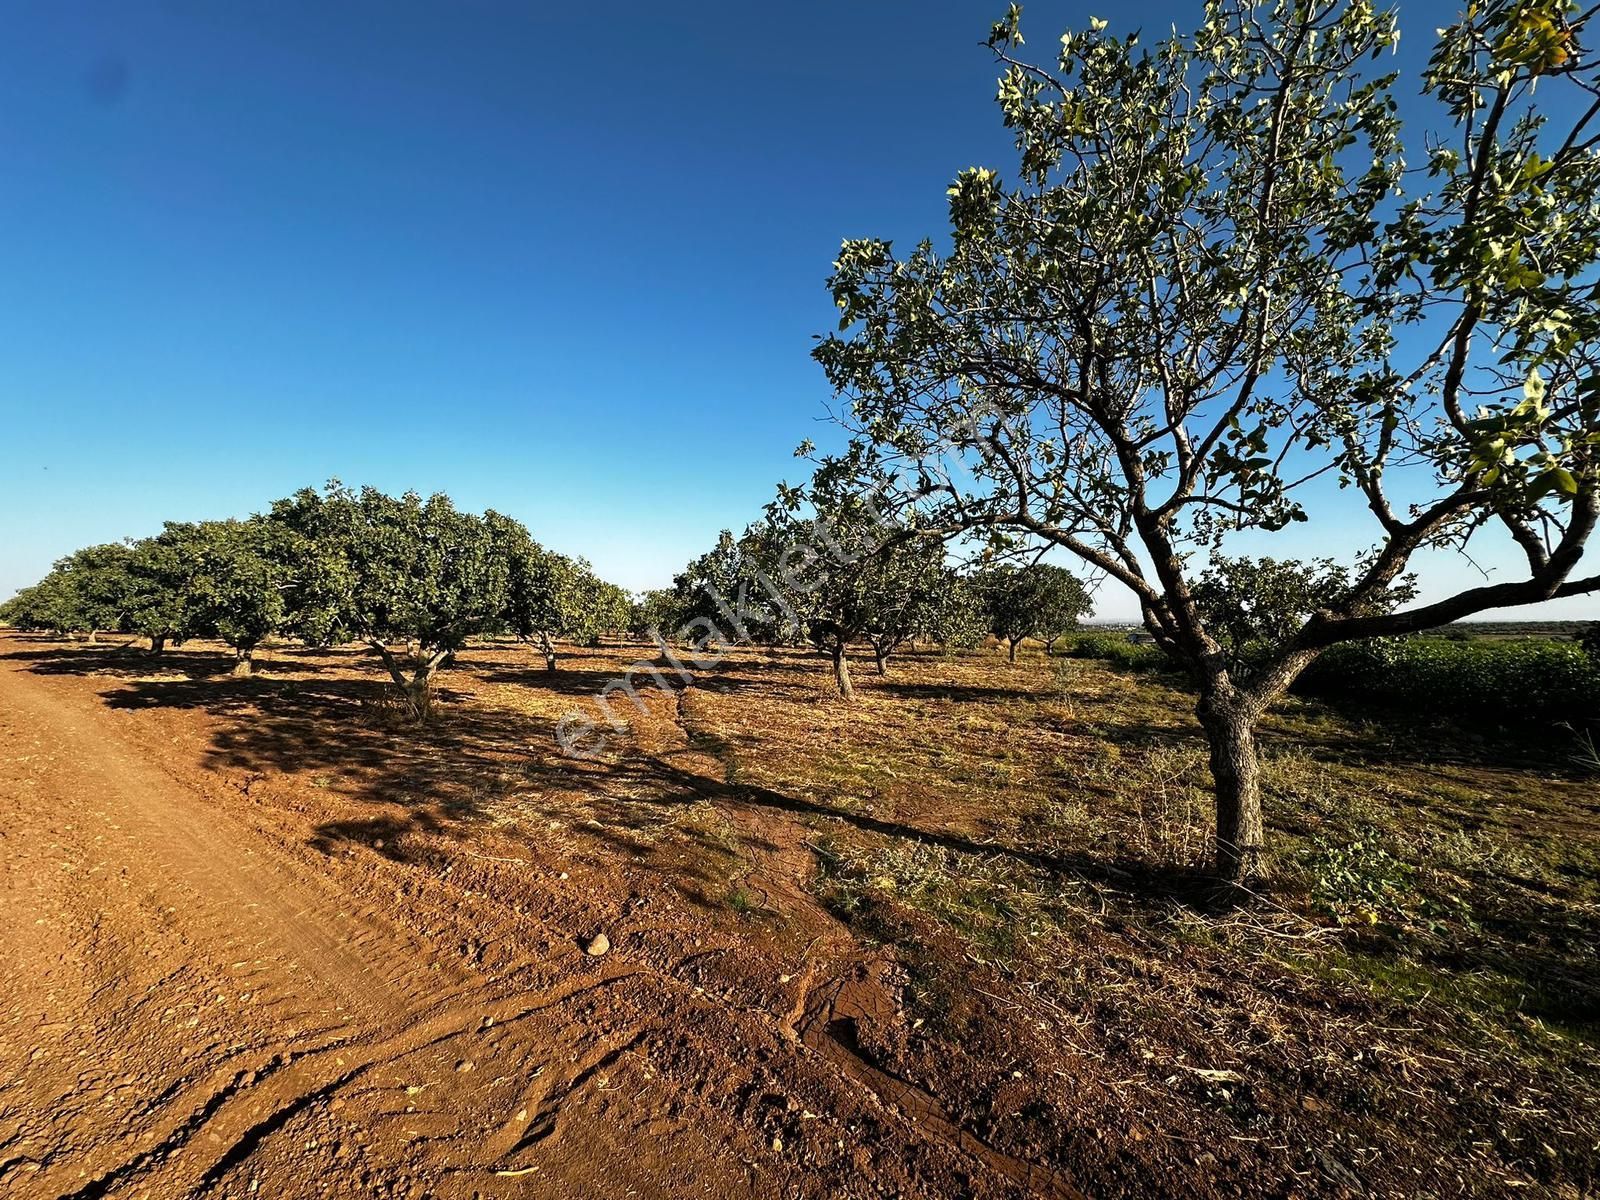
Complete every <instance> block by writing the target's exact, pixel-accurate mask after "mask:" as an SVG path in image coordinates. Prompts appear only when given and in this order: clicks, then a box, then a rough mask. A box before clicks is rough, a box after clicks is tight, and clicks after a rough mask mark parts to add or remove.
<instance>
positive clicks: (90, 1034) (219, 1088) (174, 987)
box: [0, 670, 637, 1200]
mask: <svg viewBox="0 0 1600 1200" xmlns="http://www.w3.org/2000/svg"><path fill="white" fill-rule="evenodd" d="M97 718H98V719H97ZM106 724H107V723H106V721H105V720H104V717H103V715H102V714H100V713H98V712H96V711H95V710H93V709H91V710H89V711H88V712H84V711H82V706H81V705H80V704H78V703H75V702H74V701H73V700H72V699H71V698H62V697H60V696H56V695H53V694H51V693H50V691H49V689H48V685H41V684H40V683H39V682H37V681H34V680H32V679H29V678H27V677H25V676H23V675H22V674H21V673H20V672H17V671H15V670H0V735H3V749H0V817H3V820H0V828H3V829H4V833H3V835H0V836H3V837H4V839H5V846H4V849H5V850H6V851H7V861H6V869H5V874H4V877H3V878H4V889H3V899H4V905H5V909H6V910H7V911H6V912H5V913H4V915H5V917H6V918H7V919H8V920H9V921H10V923H11V925H12V926H13V927H16V928H20V929H22V930H25V931H27V932H28V933H30V934H32V935H33V936H26V937H21V938H18V939H14V940H10V939H8V942H7V945H6V948H5V959H6V960H7V962H6V965H7V966H8V967H9V968H10V969H9V970H8V971H7V972H6V977H7V978H6V981H5V983H4V984H0V999H3V1000H5V1001H6V1007H7V1008H8V1009H9V1011H10V1012H11V1014H12V1019H11V1020H10V1021H9V1022H8V1023H7V1025H6V1026H5V1027H4V1033H3V1036H0V1067H14V1069H13V1070H11V1071H8V1072H7V1074H9V1075H10V1077H11V1080H12V1082H11V1083H10V1084H9V1085H6V1086H4V1087H0V1195H7V1196H9V1195H18V1196H29V1197H33V1196H39V1197H60V1198H62V1200H67V1198H71V1200H91V1198H93V1197H100V1196H107V1195H112V1194H119V1193H122V1192H125V1191H126V1192H131V1193H134V1194H140V1195H151V1196H187V1195H193V1194H197V1193H200V1192H203V1191H205V1190H206V1189H207V1188H209V1187H212V1186H214V1185H216V1184H217V1183H218V1182H219V1181H220V1180H222V1179H224V1178H225V1177H227V1175H228V1173H229V1172H230V1171H231V1170H233V1169H235V1168H237V1167H239V1166H240V1165H241V1164H242V1163H244V1162H245V1160H247V1159H249V1158H250V1156H251V1155H252V1153H253V1152H254V1151H255V1150H256V1149H257V1147H258V1146H259V1145H260V1144H261V1143H262V1142H263V1140H264V1139H266V1138H268V1137H270V1136H271V1135H272V1134H274V1133H275V1132H277V1131H278V1130H280V1129H282V1128H283V1127H284V1126H285V1125H286V1123H288V1122H289V1121H290V1120H292V1119H293V1118H295V1117H296V1116H297V1115H298V1114H300V1113H301V1112H302V1111H304V1110H305V1109H306V1108H307V1107H308V1106H311V1105H313V1104H317V1103H319V1102H321V1101H324V1100H326V1099H328V1098H329V1097H331V1096H332V1095H333V1094H334V1093H336V1092H339V1091H340V1090H341V1089H344V1088H346V1087H347V1086H348V1085H350V1084H352V1083H354V1082H356V1081H357V1080H360V1079H362V1078H363V1077H365V1076H370V1075H372V1074H373V1073H374V1072H375V1071H376V1069H378V1068H380V1067H385V1066H391V1065H393V1064H396V1063H398V1062H400V1061H402V1060H405V1059H407V1058H409V1057H414V1056H417V1055H419V1054H423V1053H425V1052H428V1051H430V1050H431V1051H435V1052H436V1053H437V1052H439V1051H440V1050H441V1048H443V1047H444V1046H445V1045H446V1044H447V1043H449V1042H451V1041H452V1040H453V1039H456V1038H459V1037H461V1036H463V1035H466V1034H468V1033H471V1032H473V1031H481V1030H483V1029H485V1028H488V1027H490V1026H496V1027H498V1028H499V1029H500V1030H501V1031H505V1030H507V1029H508V1028H514V1027H515V1026H516V1025H517V1023H518V1022H521V1021H523V1020H525V1019H526V1018H529V1017H531V1016H533V1015H534V1014H537V1013H540V1012H543V1011H544V1010H547V1009H551V1008H555V1007H558V1006H560V1005H562V1004H565V1003H567V1002H568V1001H571V1000H574V999H575V998H577V997H580V996H583V995H585V994H586V993H589V992H592V991H594V990H596V989H599V988H604V987H607V986H609V985H612V984H616V983H619V982H621V981H623V980H625V979H628V978H631V977H632V976H633V975H634V974H636V973H637V972H636V971H634V970H632V969H629V968H627V967H625V966H624V965H622V964H620V963H616V964H612V965H611V966H610V967H609V968H607V969H603V970H601V971H600V972H599V973H598V974H593V975H590V974H582V975H579V976H577V977H575V978H573V979H571V980H569V981H566V982H564V983H562V984H559V985H557V986H555V987H552V988H550V989H547V990H545V991H543V992H541V993H537V994H526V993H525V994H520V995H512V996H502V997H495V996H493V995H491V994H490V993H489V992H488V991H487V990H486V984H485V982H484V981H483V980H482V979H480V978H478V977H476V976H474V975H472V974H470V973H469V972H468V971H466V970H465V969H463V968H462V967H460V966H459V965H458V964H456V963H454V962H452V961H449V960H448V959H437V958H434V956H433V955H432V953H431V952H430V951H429V949H428V948H427V947H426V946H424V945H423V944H421V943H419V942H417V941H416V940H415V939H414V938H412V937H410V936H408V935H407V934H406V933H405V932H404V931H403V930H401V929H399V928H397V927H396V926H395V925H394V924H393V923H392V922H390V921H387V920H385V919H384V918H383V917H382V916H380V915H379V914H377V913H375V912H373V911H371V910H370V909H368V908H363V907H360V906H359V905H352V900H351V897H350V896H348V895H345V894H341V893H339V892H338V891H336V890H335V888H334V886H333V884H332V883H331V881H328V880H324V879H321V878H317V877H315V876H314V875H310V874H308V873H307V872H305V871H304V870H302V869H299V868H298V867H297V865H296V864H295V863H294V862H293V860H291V859H289V858H287V857H286V856H284V855H283V854H282V853H281V852H279V851H277V850H276V849H275V848H274V847H272V846H271V845H270V844H269V843H268V842H267V841H266V839H265V838H263V837H262V836H260V835H258V834H256V833H255V832H254V831H252V830H250V829H249V828H247V827H245V826H243V825H242V824H241V823H240V822H238V821H237V820H235V819H234V818H233V817H231V816H230V815H229V814H227V813H225V812H221V811H218V810H217V809H216V808H215V807H214V806H210V805H207V804H206V803H205V801H204V800H203V799H202V798H201V797H199V796H197V795H196V794H194V793H192V792H189V791H187V789H185V788H183V787H182V786H181V785H180V784H178V783H177V782H176V781H175V780H174V779H173V778H172V777H171V776H169V775H168V774H166V773H165V772H164V771H163V770H161V769H160V768H159V767H156V766H154V765H153V764H151V763H149V762H148V761H143V760H142V759H141V757H140V755H139V754H138V752H137V751H134V750H132V749H131V748H130V747H127V746H123V745H119V744H118V740H117V737H116V735H115V733H114V732H109V735H108V730H107V728H106ZM69 815H70V816H71V817H72V818H73V819H70V820H68V819H66V817H67V816H69ZM30 835H31V836H30ZM52 868H54V869H52ZM34 914H38V915H34ZM30 918H31V919H30ZM145 959H152V960H156V961H158V962H160V963H161V964H163V969H162V970H160V971H159V972H157V973H156V974H154V975H153V976H150V977H149V978H148V981H147V982H145V986H144V988H143V989H142V992H140V989H139V986H138V985H139V983H140V982H141V978H140V971H139V969H138V968H139V965H140V964H141V962H142V961H143V960H145ZM167 966H170V967H171V969H170V970H167V969H164V968H165V967H167ZM30 982H31V983H32V984H33V986H32V987H30V986H29V984H30ZM241 985H242V986H243V988H244V989H245V991H244V992H243V993H242V994H243V995H244V996H246V997H247V998H248V999H249V1000H250V1001H252V1003H251V1004H250V1006H249V1008H248V1010H247V1013H248V1018H249V1021H248V1023H249V1024H250V1025H253V1026H256V1027H257V1030H258V1031H257V1032H256V1033H255V1035H254V1036H251V1035H250V1034H248V1033H247V1034H246V1035H245V1036H243V1037H241V1036H239V1031H238V1030H237V1029H234V1030H230V1031H228V1032H227V1033H226V1034H225V1035H224V1036H223V1037H222V1038H220V1039H213V1040H212V1041H210V1042H209V1043H208V1044H206V1045H204V1046H193V1045H190V1044H188V1043H187V1042H186V1040H185V1036H184V1034H183V1033H181V1032H177V1034H176V1036H174V1034H175V1032H176V1031H175V1029H174V1024H175V1021H174V1020H172V1019H169V1018H172V1017H173V1015H174V1014H181V1013H182V1012H183V1011H190V1010H192V1011H195V1012H196V1013H197V1014H198V1013H199V1012H200V1011H202V1010H203V1009H205V1008H206V1007H207V1004H208V1000H209V998H210V997H213V996H214V997H215V998H216V1000H217V1001H218V1002H220V1001H222V1000H223V998H224V997H225V996H226V995H227V993H228V992H229V991H230V990H233V989H238V988H239V987H241ZM136 992H139V994H133V993H136ZM28 1014H34V1015H35V1016H36V1017H37V1015H38V1014H44V1016H45V1019H42V1020H40V1019H35V1020H34V1022H33V1024H32V1026H31V1028H30V1027H29V1026H28V1025H27V1020H28ZM53 1017H60V1018H65V1019H50V1018H53ZM176 1024H177V1030H184V1029H187V1028H194V1027H196V1026H198V1025H199V1024H200V1017H199V1016H198V1015H197V1016H196V1017H194V1018H192V1019H191V1020H190V1021H188V1022H177V1023H176ZM261 1026H265V1027H266V1028H265V1029H261V1028H260V1027H261ZM56 1028H60V1029H62V1030H68V1031H70V1030H73V1029H75V1030H76V1031H77V1035H76V1036H75V1037H73V1038H71V1039H70V1040H69V1041H68V1042H67V1043H65V1044H63V1045H62V1046H61V1047H60V1050H59V1052H53V1051H52V1050H51V1049H49V1048H47V1044H46V1040H45V1039H44V1038H43V1037H42V1035H43V1034H44V1033H45V1031H47V1030H50V1029H56ZM199 1040H201V1041H205V1039H204V1038H201V1039H199ZM635 1041H637V1038H635ZM30 1047H31V1050H30ZM526 1049H527V1051H528V1054H529V1056H528V1064H529V1065H530V1066H533V1067H534V1068H535V1070H537V1069H538V1059H537V1057H536V1054H537V1052H538V1050H539V1049H540V1047H538V1046H529V1047H527V1048H526ZM546 1049H548V1047H547V1048H546ZM445 1057H446V1058H449V1057H453V1056H448V1055H447V1056H445ZM41 1060H42V1061H43V1063H44V1065H45V1067H46V1068H48V1067H49V1066H50V1065H51V1063H52V1062H53V1061H56V1060H67V1061H66V1062H65V1063H64V1064H63V1069H62V1070H60V1071H57V1072H56V1073H55V1074H54V1076H52V1074H51V1072H50V1071H49V1070H46V1069H30V1068H36V1067H37V1065H38V1064H39V1063H40V1062H41ZM444 1071H445V1072H446V1073H447V1072H448V1068H444ZM584 1082H585V1078H584V1077H583V1076H581V1075H580V1076H577V1077H575V1078H573V1079H572V1080H570V1081H569V1082H568V1083H567V1085H566V1087H565V1091H568V1092H570V1091H572V1090H574V1089H576V1088H579V1087H581V1086H582V1085H583V1083H584ZM19 1085H20V1086H19ZM379 1090H380V1091H382V1090H383V1089H381V1088H380V1089H379ZM389 1090H393V1089H389ZM457 1090H459V1089H457ZM19 1093H20V1094H19ZM135 1096H143V1097H144V1104H143V1107H142V1108H140V1107H137V1106H136V1105H135V1104H131V1103H128V1101H130V1100H132V1099H133V1098H134V1097H135ZM464 1107H465V1106H464ZM550 1107H551V1109H552V1112H551V1113H547V1114H545V1116H546V1118H547V1120H549V1121H553V1109H554V1108H555V1107H557V1105H556V1104H552V1105H551V1106H550ZM110 1114H115V1116H116V1117H120V1121H114V1122H108V1115H110ZM112 1123H115V1124H117V1125H119V1127H118V1128H115V1129H113V1128H111V1127H110V1124H112ZM600 1141H601V1142H603V1141H604V1139H603V1138H602V1139H600ZM490 1168H492V1161H491V1163H489V1164H483V1165H482V1169H486V1170H487V1169H490ZM285 1194H288V1193H285Z"/></svg>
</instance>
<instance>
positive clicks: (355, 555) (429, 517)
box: [270, 483, 526, 721]
mask: <svg viewBox="0 0 1600 1200" xmlns="http://www.w3.org/2000/svg"><path fill="white" fill-rule="evenodd" d="M270 519H271V520H272V521H273V522H276V523H278V524H280V525H282V526H284V527H285V528H286V529H287V530H289V531H291V533H292V535H294V536H296V537H298V538H299V539H300V542H299V544H300V545H301V547H302V548H303V549H302V553H301V554H300V556H299V558H298V560H297V562H296V569H295V571H294V576H293V579H292V581H291V585H290V588H289V596H290V600H289V603H290V612H291V626H292V627H293V629H294V630H295V632H297V633H299V634H300V636H302V637H303V638H305V639H306V640H307V641H308V642H311V643H312V644H326V643H329V642H334V641H341V640H350V639H354V640H359V641H362V642H365V643H366V644H367V645H368V646H369V647H371V649H372V650H373V651H374V652H375V653H376V654H377V655H378V656H379V657H380V658H381V659H382V660H383V664H384V667H385V668H386V669H387V670H388V672H389V676H390V678H391V679H393V680H394V684H395V687H396V688H397V689H398V690H399V692H400V694H401V695H402V696H403V697H404V699H405V703H406V705H407V707H408V708H409V709H410V711H411V713H412V715H413V716H415V717H416V718H417V720H418V721H426V720H427V719H428V716H429V714H430V713H431V711H432V705H433V687H434V680H435V677H436V676H437V674H438V672H439V670H440V669H441V668H442V667H443V666H445V664H446V663H448V662H449V660H450V659H451V657H452V656H453V655H454V653H455V652H456V651H457V650H459V649H460V648H461V647H462V646H463V645H464V644H465V643H466V640H467V639H468V638H469V637H472V636H474V635H476V634H481V633H489V632H495V631H497V630H500V629H503V628H504V627H505V624H506V608H507V603H506V597H507V583H508V578H509V573H510V556H509V555H508V554H507V553H505V538H506V536H507V535H508V530H511V529H512V527H515V529H517V530H520V529H521V527H520V526H518V525H516V523H515V522H509V519H508V518H506V519H502V518H497V517H496V515H495V514H492V513H491V514H489V515H488V516H486V517H478V516H475V515H473V514H471V513H464V512H460V511H458V510H457V509H456V507H455V506H454V505H453V504H451V502H450V498H449V497H448V496H444V495H434V496H431V497H429V498H428V499H426V500H424V499H422V497H420V496H418V495H417V494H416V493H414V492H407V493H406V494H405V495H404V496H400V497H398V498H397V497H393V496H387V495H384V494H383V493H382V492H380V491H377V490H376V489H374V488H370V487H369V488H362V489H361V490H360V491H359V492H356V491H352V490H351V489H349V488H345V487H343V486H341V485H339V484H338V483H332V484H330V485H329V486H328V487H327V489H326V490H325V491H323V492H320V493H319V492H316V491H314V490H312V489H310V488H306V489H303V490H302V491H299V492H297V493H295V495H294V496H292V497H290V498H289V499H287V500H281V501H279V502H278V503H276V504H274V505H273V507H272V512H271V517H270ZM522 535H523V536H526V531H522Z"/></svg>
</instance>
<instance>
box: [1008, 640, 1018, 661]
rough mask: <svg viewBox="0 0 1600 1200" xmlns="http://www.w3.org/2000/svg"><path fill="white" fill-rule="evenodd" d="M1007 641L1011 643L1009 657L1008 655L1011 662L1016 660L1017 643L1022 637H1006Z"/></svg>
mask: <svg viewBox="0 0 1600 1200" xmlns="http://www.w3.org/2000/svg"><path fill="white" fill-rule="evenodd" d="M1007 641H1009V642H1010V643H1011V653H1010V655H1009V657H1010V659H1011V661H1012V662H1016V661H1017V644H1018V643H1019V642H1021V641H1022V639H1021V638H1008V639H1007Z"/></svg>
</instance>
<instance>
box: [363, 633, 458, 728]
mask: <svg viewBox="0 0 1600 1200" xmlns="http://www.w3.org/2000/svg"><path fill="white" fill-rule="evenodd" d="M368 645H370V646H371V647H372V648H373V649H374V650H376V651H377V652H378V654H379V655H380V656H381V657H382V658H383V665H384V666H385V667H387V668H388V670H389V678H390V679H392V680H394V685H395V687H397V688H399V689H400V694H401V695H402V696H403V697H405V701H406V707H407V708H408V709H410V711H411V715H412V716H413V717H415V718H416V721H417V724H419V725H426V724H427V723H428V718H429V717H430V716H432V715H433V677H434V675H435V674H437V673H438V670H439V668H440V667H441V666H443V665H444V664H445V663H446V662H448V661H449V660H450V659H451V657H452V655H453V653H454V652H453V651H452V650H450V649H448V648H446V649H441V650H437V651H435V652H434V653H433V654H432V655H430V656H429V657H427V658H422V657H421V656H420V654H419V655H418V657H417V658H416V660H415V669H414V670H413V671H412V672H411V674H410V675H409V676H407V675H406V673H405V671H404V670H403V669H402V668H401V666H400V660H399V659H397V658H396V657H395V654H394V651H392V650H390V649H389V647H387V646H385V645H384V644H383V643H382V642H376V641H375V642H369V643H368Z"/></svg>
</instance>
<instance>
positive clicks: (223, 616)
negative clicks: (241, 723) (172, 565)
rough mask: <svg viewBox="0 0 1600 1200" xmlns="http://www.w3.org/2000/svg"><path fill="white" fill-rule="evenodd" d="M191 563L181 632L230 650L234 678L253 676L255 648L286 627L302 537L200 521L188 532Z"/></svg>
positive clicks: (276, 529)
mask: <svg viewBox="0 0 1600 1200" xmlns="http://www.w3.org/2000/svg"><path fill="white" fill-rule="evenodd" d="M190 545H191V548H192V552H193V553H194V555H195V562H194V568H193V571H192V574H191V575H190V576H189V579H188V581H187V588H188V591H187V594H186V596H185V597H184V606H185V609H186V612H185V614H184V619H185V620H186V622H187V630H186V632H194V631H199V632H201V633H202V634H203V635H204V636H208V637H215V638H217V639H218V640H220V641H222V642H224V643H225V644H227V645H228V646H230V647H232V648H233V652H234V668H233V672H234V674H235V675H249V674H251V673H253V672H254V671H255V652H256V648H257V647H258V646H260V645H261V643H262V642H263V641H265V640H266V639H267V638H269V637H271V636H272V635H273V634H275V633H277V632H278V631H279V630H280V629H281V628H283V627H284V625H285V624H286V623H287V621H288V617H289V601H288V597H289V592H290V587H291V579H292V578H293V574H294V571H295V569H296V567H297V565H298V564H299V563H300V562H301V561H302V560H303V559H304V558H305V557H306V554H307V550H308V547H307V546H306V544H305V541H304V539H303V537H302V536H301V535H300V534H299V533H298V532H297V531H295V530H293V529H291V528H289V527H288V526H286V525H285V524H284V523H283V522H280V521H270V520H265V519H262V518H259V517H255V518H251V519H250V520H247V521H206V522H204V523H202V524H201V525H199V526H196V527H194V533H193V535H192V539H191V543H190Z"/></svg>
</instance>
